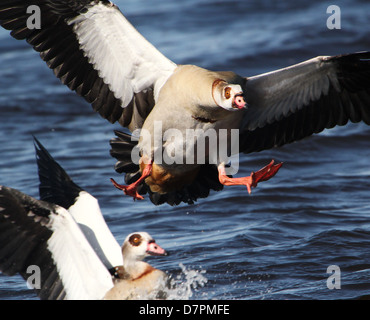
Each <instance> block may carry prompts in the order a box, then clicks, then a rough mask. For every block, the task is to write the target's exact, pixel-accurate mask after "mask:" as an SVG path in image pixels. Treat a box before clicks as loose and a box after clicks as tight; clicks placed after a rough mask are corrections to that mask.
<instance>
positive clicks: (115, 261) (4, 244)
mask: <svg viewBox="0 0 370 320" xmlns="http://www.w3.org/2000/svg"><path fill="white" fill-rule="evenodd" d="M36 145H37V149H36V152H37V163H38V168H39V177H40V197H41V199H42V200H37V199H35V198H32V197H30V196H28V195H26V194H24V193H22V192H20V191H18V190H15V189H12V188H9V187H5V186H0V248H1V249H0V271H1V272H3V273H4V274H6V275H14V274H16V273H19V274H21V275H22V277H23V278H24V279H26V280H27V279H28V278H29V276H30V274H29V271H28V270H29V267H30V266H31V267H34V266H36V267H37V268H39V272H40V273H39V274H40V276H41V279H40V282H35V283H31V285H34V287H35V289H36V292H37V294H38V296H39V297H40V298H41V299H53V300H54V299H58V300H59V299H68V300H74V299H78V300H80V299H89V300H97V299H113V298H114V299H138V298H156V294H157V292H160V291H161V290H163V289H164V287H165V285H166V283H165V279H166V275H165V274H164V273H163V272H162V271H160V270H157V269H155V268H154V267H152V266H150V265H149V264H147V263H145V262H143V261H141V260H142V259H144V258H145V257H146V256H148V255H166V252H165V251H164V250H163V249H162V248H161V247H159V246H158V245H157V244H156V243H155V241H154V240H153V238H152V237H151V236H150V235H149V234H148V233H146V232H136V233H135V235H136V237H140V238H142V243H143V245H142V247H144V246H145V245H146V249H144V252H138V251H137V248H132V245H131V244H130V243H129V239H130V238H129V237H130V236H129V237H128V238H127V239H126V240H125V241H124V243H123V245H122V248H121V247H120V246H119V244H118V243H117V241H116V240H115V238H114V236H113V235H112V233H111V232H110V230H109V228H108V226H107V225H106V223H105V220H104V218H103V216H102V214H101V211H100V208H99V204H98V201H97V200H96V199H95V198H94V197H93V196H91V195H90V194H89V193H87V192H86V191H84V190H83V189H81V188H80V187H79V186H78V185H76V184H75V183H74V182H73V181H72V180H71V179H70V177H69V176H68V175H67V173H66V172H65V171H64V170H63V168H62V167H61V166H59V164H58V163H57V162H56V161H55V160H54V159H53V158H52V157H51V156H50V154H49V153H48V152H47V150H46V149H45V148H44V147H43V146H42V145H41V144H40V143H39V142H38V141H37V140H36ZM141 266H145V268H142V267H141ZM32 270H33V269H32ZM149 270H150V272H149ZM136 279H142V280H141V281H136ZM156 285H158V286H156Z"/></svg>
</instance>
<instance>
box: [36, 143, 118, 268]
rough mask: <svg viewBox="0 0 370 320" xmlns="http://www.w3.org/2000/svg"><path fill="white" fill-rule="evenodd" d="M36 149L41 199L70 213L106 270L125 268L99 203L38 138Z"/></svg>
mask: <svg viewBox="0 0 370 320" xmlns="http://www.w3.org/2000/svg"><path fill="white" fill-rule="evenodd" d="M35 149H36V158H37V166H38V173H39V179H40V185H39V190H40V199H41V200H44V201H47V202H50V203H54V204H57V205H59V206H61V207H63V208H65V209H67V210H68V211H69V213H70V214H71V215H72V217H73V218H74V219H75V220H76V222H77V223H78V225H79V227H80V229H81V230H82V232H83V233H84V235H85V237H86V239H87V240H88V241H89V243H90V245H91V246H92V248H93V249H94V251H95V252H96V254H97V255H98V256H99V258H100V260H101V261H102V262H103V264H104V265H105V266H106V267H107V269H111V268H113V267H116V266H121V265H123V258H122V251H121V246H120V245H119V244H118V242H117V240H116V239H115V238H114V236H113V234H112V232H111V231H110V230H109V228H108V226H107V224H106V222H105V220H104V217H103V215H102V213H101V210H100V206H99V202H98V200H97V199H96V198H95V197H93V196H92V195H91V194H89V193H88V192H86V191H85V190H83V189H82V188H81V187H79V186H78V185H77V184H75V183H74V182H73V181H72V179H71V178H70V177H69V175H68V174H67V173H66V172H65V171H64V169H63V168H62V167H61V166H60V165H59V164H58V163H57V162H56V161H55V160H54V159H53V157H52V156H51V155H50V153H49V152H48V151H47V150H46V149H45V147H44V146H43V145H42V144H41V143H40V142H39V141H38V140H37V139H36V138H35Z"/></svg>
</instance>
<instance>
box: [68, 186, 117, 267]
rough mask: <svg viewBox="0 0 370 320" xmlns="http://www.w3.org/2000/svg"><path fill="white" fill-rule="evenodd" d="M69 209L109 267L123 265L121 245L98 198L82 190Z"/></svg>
mask: <svg viewBox="0 0 370 320" xmlns="http://www.w3.org/2000/svg"><path fill="white" fill-rule="evenodd" d="M68 211H69V212H70V214H71V215H72V217H73V218H74V219H75V220H76V222H77V223H78V224H79V226H80V228H81V230H82V232H83V233H84V234H85V237H86V238H87V240H88V241H89V243H90V245H91V246H92V247H93V249H94V250H95V252H96V253H97V254H98V256H99V258H100V259H101V261H102V262H103V263H104V265H105V266H106V267H107V268H111V267H116V266H121V265H123V258H122V251H121V246H120V245H119V244H118V242H117V241H116V239H115V238H114V236H113V234H112V232H111V231H110V230H109V228H108V226H107V224H106V222H105V220H104V218H103V215H102V213H101V210H100V206H99V203H98V200H97V199H96V198H94V197H93V196H92V195H91V194H89V193H88V192H86V191H82V192H80V194H79V196H78V198H77V201H76V202H75V203H74V205H73V206H71V207H69V208H68Z"/></svg>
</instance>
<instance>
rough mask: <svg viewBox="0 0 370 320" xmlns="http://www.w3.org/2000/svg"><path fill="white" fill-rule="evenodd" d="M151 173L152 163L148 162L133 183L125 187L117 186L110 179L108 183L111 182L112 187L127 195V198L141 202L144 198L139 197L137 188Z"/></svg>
mask: <svg viewBox="0 0 370 320" xmlns="http://www.w3.org/2000/svg"><path fill="white" fill-rule="evenodd" d="M151 172H152V163H151V162H150V163H149V164H147V165H146V166H145V168H144V170H143V172H142V174H141V177H140V178H139V179H138V180H136V181H135V182H134V183H131V184H130V185H128V186H125V185H122V184H118V183H117V182H116V181H114V179H112V178H111V179H110V181H112V183H113V185H114V186H115V187H116V188H117V189H119V190H122V191H123V192H124V194H126V195H128V196H131V197H133V198H134V200H143V199H144V197H143V196H141V195H140V194H139V193H138V192H137V187H138V186H139V185H140V183H142V182H143V181H144V180H145V179H146V178H147V177H149V176H150V174H151Z"/></svg>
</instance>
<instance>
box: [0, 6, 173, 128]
mask: <svg viewBox="0 0 370 320" xmlns="http://www.w3.org/2000/svg"><path fill="white" fill-rule="evenodd" d="M31 5H33V6H35V5H36V6H37V7H38V8H40V13H41V28H40V29H29V28H28V27H27V20H28V19H29V18H30V13H27V8H28V7H29V6H31ZM0 24H1V25H2V26H3V27H4V28H5V29H8V30H12V32H11V35H12V36H13V37H14V38H16V39H26V40H27V42H28V43H30V44H31V45H32V46H33V48H34V49H35V50H36V51H38V52H40V56H41V58H42V59H43V60H44V61H45V62H46V63H47V65H48V66H49V67H50V68H51V69H53V71H54V73H55V75H56V76H57V77H58V78H59V79H60V80H61V81H62V83H64V84H65V85H67V86H68V87H69V88H70V89H71V90H74V91H76V92H77V93H78V94H79V95H81V96H83V97H84V98H85V99H86V100H87V101H88V102H89V103H91V104H92V106H93V109H94V110H95V111H97V112H99V113H100V115H101V116H102V117H104V118H106V119H107V120H109V121H110V122H112V123H113V122H115V121H119V123H120V124H121V125H122V126H126V127H128V128H129V129H130V130H134V129H136V128H140V127H141V125H142V123H143V121H144V120H145V118H146V117H147V115H148V114H149V112H150V111H151V109H152V108H153V106H154V101H155V98H156V96H157V94H158V92H159V90H160V88H161V87H162V85H163V84H164V83H165V82H166V80H167V79H168V77H169V76H170V75H171V74H172V72H173V70H174V69H175V68H176V64H174V63H173V62H171V61H170V60H169V59H167V58H166V57H164V56H163V55H162V54H161V53H160V52H159V51H158V50H157V49H156V48H154V46H152V45H151V44H150V43H149V42H148V41H147V40H146V39H145V38H144V37H143V36H142V35H141V34H140V33H139V32H138V31H137V30H136V29H135V28H134V27H133V26H132V25H131V24H130V23H129V22H128V21H127V20H126V18H125V17H124V16H123V15H122V13H121V12H120V11H119V9H118V8H117V7H116V6H115V5H113V4H112V3H111V2H109V1H106V0H3V1H1V3H0Z"/></svg>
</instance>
